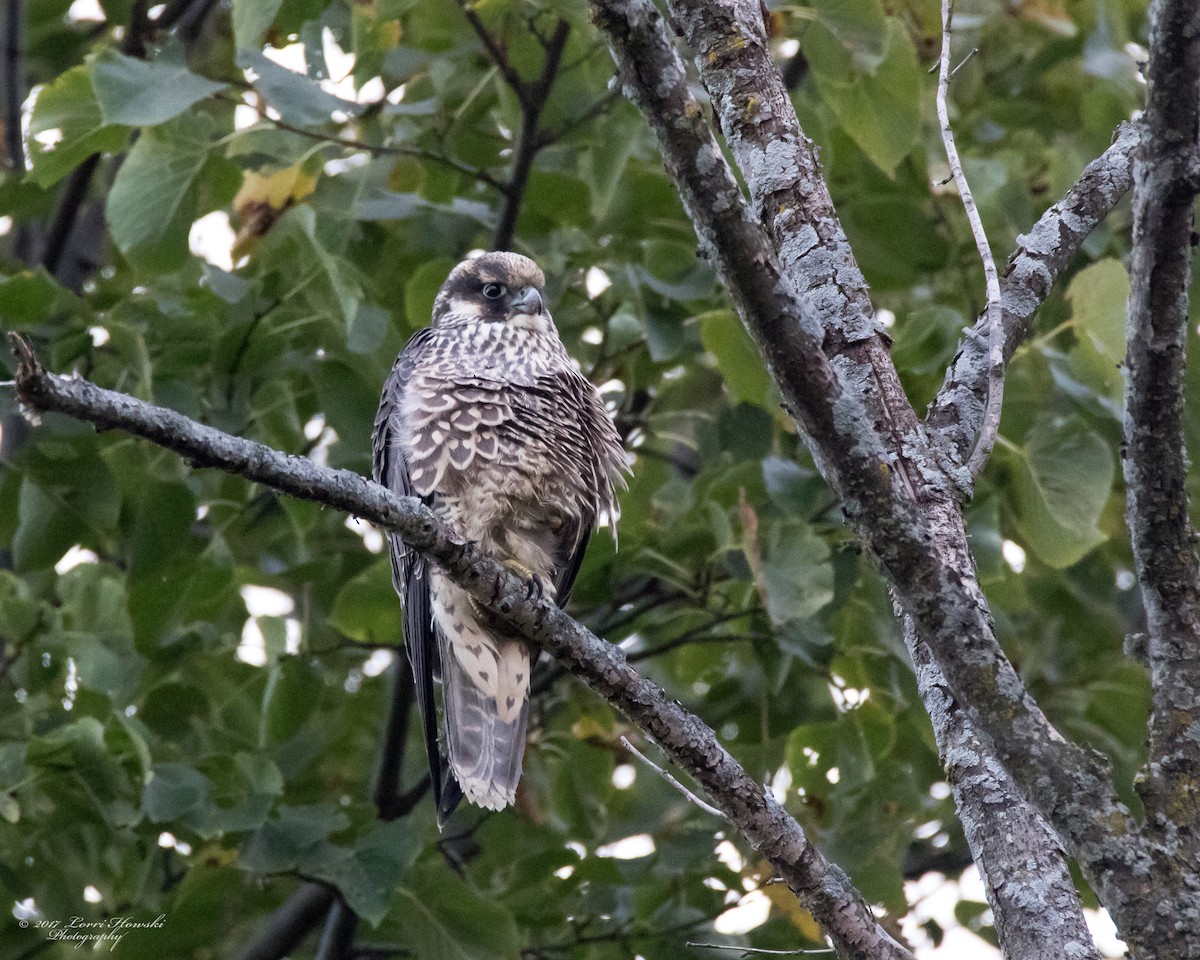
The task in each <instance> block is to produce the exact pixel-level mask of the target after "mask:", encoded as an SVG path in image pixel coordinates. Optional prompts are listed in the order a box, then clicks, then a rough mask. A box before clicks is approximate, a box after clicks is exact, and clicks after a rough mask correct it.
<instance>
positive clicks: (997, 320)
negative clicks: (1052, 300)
mask: <svg viewBox="0 0 1200 960" xmlns="http://www.w3.org/2000/svg"><path fill="white" fill-rule="evenodd" d="M953 16H954V4H953V0H942V55H941V58H940V59H939V61H938V87H937V115H938V123H939V125H940V126H941V128H942V142H943V143H944V144H945V145H946V159H947V161H949V163H950V172H951V173H952V174H953V175H954V183H955V185H956V186H957V187H958V194H959V196H960V197H961V198H962V205H963V209H964V210H965V211H966V213H967V220H968V221H969V222H970V224H971V235H972V236H973V237H974V238H975V247H976V249H977V250H978V251H979V259H980V260H982V261H983V273H984V276H985V277H986V278H987V325H988V397H987V408H986V410H985V411H984V415H983V424H982V426H981V427H980V430H979V439H978V440H977V441H976V443H975V449H974V450H972V451H971V456H970V459H969V460H968V461H967V470H968V471H969V472H970V475H971V478H972V479H974V478H975V477H977V476H978V475H979V473H980V471H981V470H982V469H983V465H984V464H985V463H987V459H988V457H989V456H990V455H991V452H992V447H993V446H994V445H995V443H996V434H997V433H998V432H999V430H1000V411H1001V408H1002V407H1003V405H1004V303H1003V300H1002V299H1001V296H1000V274H999V273H998V272H997V270H996V261H995V258H993V257H992V248H991V246H990V245H989V244H988V239H987V234H986V233H984V230H983V221H982V220H981V219H980V217H979V210H978V208H977V207H976V206H975V197H974V196H973V195H972V194H971V187H970V185H969V184H968V183H967V175H966V174H965V173H964V172H963V167H962V161H961V160H960V159H959V156H958V147H956V146H955V145H954V130H953V129H952V128H951V126H950V109H949V106H948V105H947V99H948V95H949V92H950V76H951V70H950V37H951V30H950V24H951V20H952V19H953ZM967 59H970V57H969V56H968V58H967ZM966 62H967V61H966V60H963V63H966ZM959 66H960V67H961V66H962V64H961V63H960V64H959ZM955 69H957V68H955Z"/></svg>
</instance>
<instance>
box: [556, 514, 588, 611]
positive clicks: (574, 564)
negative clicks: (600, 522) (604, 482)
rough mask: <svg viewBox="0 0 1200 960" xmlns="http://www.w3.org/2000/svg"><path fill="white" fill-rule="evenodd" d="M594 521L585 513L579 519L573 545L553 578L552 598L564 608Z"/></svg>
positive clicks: (581, 563)
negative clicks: (553, 591) (553, 595)
mask: <svg viewBox="0 0 1200 960" xmlns="http://www.w3.org/2000/svg"><path fill="white" fill-rule="evenodd" d="M594 522H595V521H594V520H593V518H592V517H591V515H585V516H583V517H582V518H581V519H580V523H579V531H578V533H576V535H575V547H574V549H573V550H572V552H571V555H570V557H569V558H568V559H567V562H566V563H565V564H563V567H562V569H561V570H559V571H558V576H557V577H556V578H555V583H554V590H555V597H554V600H555V603H557V604H558V605H559V606H560V607H562V608H563V609H564V610H565V609H566V608H567V601H568V600H570V599H571V588H572V587H573V586H575V578H576V577H577V576H579V568H580V567H582V566H583V555H584V554H585V553H587V547H588V541H589V540H591V539H592V526H593V524H594Z"/></svg>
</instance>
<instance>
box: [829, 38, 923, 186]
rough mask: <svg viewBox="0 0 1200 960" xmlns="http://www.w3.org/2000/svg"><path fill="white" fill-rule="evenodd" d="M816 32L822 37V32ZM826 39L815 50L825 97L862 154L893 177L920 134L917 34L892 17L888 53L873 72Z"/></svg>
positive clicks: (919, 81)
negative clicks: (914, 41) (914, 39)
mask: <svg viewBox="0 0 1200 960" xmlns="http://www.w3.org/2000/svg"><path fill="white" fill-rule="evenodd" d="M812 34H813V36H814V38H819V36H820V31H819V30H813V31H812ZM825 40H826V42H825V43H823V44H819V43H814V44H813V45H812V47H811V50H812V52H811V54H810V60H811V62H812V66H813V74H814V76H815V77H816V80H817V87H818V89H819V90H820V91H821V96H822V97H823V98H824V99H825V102H826V103H828V104H829V106H830V108H831V109H832V110H833V112H834V115H835V116H836V117H837V119H838V122H839V123H840V124H841V125H842V127H843V128H844V129H845V131H846V132H847V133H848V134H850V136H851V138H853V140H854V142H855V143H857V144H858V146H859V147H860V148H861V149H862V151H863V153H865V154H866V155H867V157H868V158H870V160H871V162H872V163H874V164H875V165H876V166H877V167H879V169H880V170H882V171H883V172H884V173H886V174H887V175H888V176H889V177H890V176H892V175H893V174H894V173H895V170H896V167H897V166H899V164H900V161H901V160H903V159H904V158H905V157H907V156H908V154H909V153H910V152H911V151H912V149H913V147H915V146H916V144H917V141H918V139H919V138H920V136H921V68H920V65H919V64H918V63H917V51H916V48H915V47H914V46H913V42H912V38H911V37H910V36H909V34H908V31H907V30H906V29H905V28H904V25H903V24H902V23H901V22H900V21H899V20H896V19H889V21H888V31H887V41H886V45H885V47H884V50H883V57H882V59H881V60H880V61H879V63H878V64H877V65H876V66H875V67H874V68H873V69H872V70H871V72H867V71H866V70H865V69H864V67H863V65H862V64H861V63H856V62H854V59H853V58H851V57H850V56H848V55H846V54H845V53H844V51H841V50H840V48H838V49H837V50H835V49H833V47H834V46H835V45H834V44H833V43H832V41H830V40H829V39H828V38H825ZM809 51H810V46H809V45H808V44H806V45H805V52H806V53H809Z"/></svg>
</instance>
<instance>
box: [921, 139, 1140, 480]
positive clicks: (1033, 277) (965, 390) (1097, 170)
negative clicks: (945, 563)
mask: <svg viewBox="0 0 1200 960" xmlns="http://www.w3.org/2000/svg"><path fill="white" fill-rule="evenodd" d="M1143 136H1144V130H1143V128H1142V126H1140V125H1139V124H1134V123H1125V124H1122V125H1121V126H1120V127H1119V128H1118V129H1117V133H1116V138H1115V139H1114V140H1113V144H1112V146H1111V147H1109V148H1108V149H1107V150H1106V151H1105V152H1104V153H1103V154H1101V155H1100V156H1099V157H1097V158H1096V159H1095V160H1093V161H1092V162H1091V163H1089V164H1088V165H1087V167H1085V168H1084V171H1083V175H1082V176H1081V177H1080V178H1079V180H1078V181H1076V183H1075V185H1074V186H1073V187H1071V189H1070V190H1069V191H1068V192H1067V195H1066V196H1065V197H1063V198H1062V199H1061V200H1060V201H1058V203H1056V204H1055V205H1054V206H1052V207H1051V208H1050V209H1049V210H1047V211H1046V212H1045V213H1044V214H1042V216H1041V218H1040V219H1039V220H1038V222H1037V223H1035V224H1034V225H1033V228H1032V229H1031V230H1030V231H1029V232H1028V233H1026V234H1024V235H1023V236H1020V237H1018V238H1017V243H1018V247H1017V249H1016V250H1014V251H1013V252H1012V255H1011V256H1010V257H1009V259H1008V268H1007V269H1006V270H1005V271H1004V276H1003V277H1001V279H1000V291H1001V296H1002V298H1003V301H1004V313H1003V315H1004V359H1005V362H1007V361H1009V360H1011V359H1012V355H1013V354H1014V353H1016V350H1017V347H1019V346H1020V345H1021V344H1022V343H1023V342H1024V341H1025V339H1026V337H1028V336H1029V334H1030V331H1031V330H1032V329H1033V320H1034V317H1035V316H1036V314H1037V310H1038V307H1040V306H1041V305H1042V304H1043V303H1044V302H1045V300H1046V297H1048V296H1049V295H1050V290H1051V288H1052V287H1053V286H1054V284H1055V283H1057V282H1058V278H1059V277H1060V276H1062V273H1063V271H1064V270H1065V269H1066V268H1067V267H1068V266H1069V265H1070V263H1071V261H1072V260H1073V259H1074V258H1075V256H1076V254H1078V253H1079V248H1080V247H1081V246H1083V241H1084V240H1086V239H1087V237H1088V235H1089V234H1090V233H1091V232H1092V231H1093V230H1095V229H1096V227H1097V225H1098V224H1099V223H1100V221H1102V220H1103V219H1104V218H1105V217H1107V216H1108V214H1109V213H1111V212H1112V209H1113V207H1115V206H1116V205H1117V202H1118V201H1119V200H1120V199H1121V198H1122V197H1123V196H1125V194H1126V193H1128V192H1129V188H1130V187H1131V186H1133V157H1134V154H1135V153H1136V152H1137V148H1138V145H1139V144H1140V143H1141V142H1142V138H1143ZM987 378H988V356H987V330H986V320H985V318H984V317H982V316H981V317H980V318H979V320H978V322H976V324H975V326H974V327H972V328H971V329H970V330H969V331H967V334H966V336H964V337H963V338H962V339H961V340H960V341H959V343H958V352H957V353H955V355H954V361H953V362H952V363H951V365H950V369H949V370H947V371H946V380H945V382H944V383H943V384H942V388H941V390H939V391H938V395H937V398H936V399H935V400H934V401H933V403H932V404H931V405H930V408H929V412H928V413H927V414H926V415H925V429H926V432H927V434H928V436H929V441H930V443H932V444H935V445H936V446H938V447H939V448H941V449H942V450H944V451H945V455H946V457H948V458H949V459H950V460H951V461H952V462H962V461H963V460H965V459H966V457H967V456H968V454H969V453H970V451H971V444H972V443H974V441H975V437H976V436H977V435H978V433H979V425H980V423H982V422H983V408H984V404H985V403H986V401H987Z"/></svg>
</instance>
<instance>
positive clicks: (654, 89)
mask: <svg viewBox="0 0 1200 960" xmlns="http://www.w3.org/2000/svg"><path fill="white" fill-rule="evenodd" d="M743 6H748V4H743ZM737 9H738V6H737V4H736V3H729V4H725V3H719V2H717V0H708V2H705V0H698V2H696V3H692V4H689V6H688V9H687V11H686V12H687V20H686V23H685V24H684V26H685V30H687V31H699V32H698V33H696V34H695V36H697V37H700V38H702V37H703V34H704V32H705V31H706V30H709V29H711V32H712V33H713V34H714V36H716V37H718V38H720V37H726V38H734V39H736V40H737V43H736V44H734V46H736V47H737V49H738V50H741V51H746V50H753V49H754V47H755V44H756V43H757V44H758V45H759V46H761V47H765V44H764V42H763V40H762V29H761V26H760V25H759V19H760V18H758V17H755V16H753V15H752V13H751V12H750V11H748V10H742V15H741V16H740V17H739V16H737V13H736V11H737ZM593 11H594V15H595V18H596V20H597V22H598V23H599V24H600V26H601V27H602V29H604V30H605V32H606V33H607V34H608V37H609V43H610V46H611V47H612V49H613V52H614V57H615V59H616V61H617V67H618V73H619V77H620V79H621V81H622V83H623V85H624V87H625V90H626V93H627V95H629V96H630V97H631V99H633V100H634V102H635V103H636V104H637V105H638V106H639V108H640V109H641V110H642V112H643V113H644V114H645V116H646V117H647V119H648V121H649V122H650V125H651V127H652V128H653V129H654V131H655V133H656V135H657V136H658V140H659V146H660V149H661V151H662V154H663V158H664V161H665V163H666V166H667V169H668V171H669V172H670V173H671V174H672V176H673V177H674V179H675V181H676V185H677V187H678V189H679V192H680V195H681V197H682V199H683V202H684V205H685V207H686V208H687V210H688V212H689V214H690V215H691V217H692V220H693V224H694V226H695V228H696V232H697V235H698V238H699V240H700V245H701V250H702V252H703V253H705V254H706V255H707V256H708V257H709V259H710V260H711V262H712V263H713V265H714V266H715V267H716V269H717V270H718V272H719V273H720V275H721V277H722V280H723V281H724V282H725V285H726V287H727V289H728V290H729V292H730V294H731V296H732V299H733V301H734V304H735V306H736V307H737V309H738V312H739V314H740V316H741V317H742V319H743V322H744V323H745V324H746V325H747V327H748V328H749V330H750V332H751V334H752V336H753V337H754V338H755V340H756V342H757V343H758V345H759V348H760V350H761V351H762V353H763V356H764V358H765V359H766V360H767V363H768V365H769V366H770V368H771V369H772V372H773V373H774V375H775V377H776V379H777V381H778V382H779V385H780V388H781V390H782V392H783V394H784V397H785V398H786V399H787V401H788V403H789V408H790V409H791V410H792V412H793V414H794V415H795V416H796V418H797V421H798V423H799V424H800V425H801V427H802V428H803V429H804V431H805V433H806V438H807V440H808V442H809V445H810V449H812V451H813V454H814V458H815V459H816V461H817V463H818V466H819V467H820V468H821V469H822V471H823V473H824V475H825V477H826V479H827V480H829V482H830V483H831V485H832V486H833V487H834V489H835V490H836V491H837V492H838V494H839V495H840V496H841V498H842V501H843V509H844V512H845V514H846V516H847V518H848V519H849V520H850V521H851V523H852V524H853V525H854V527H855V529H856V532H857V533H858V535H859V536H860V538H861V539H862V540H863V542H864V543H865V544H866V545H867V546H868V547H869V548H870V549H871V550H872V552H873V553H874V554H875V556H876V558H877V559H878V561H879V563H880V566H881V567H882V568H883V572H884V574H885V576H886V577H887V579H888V581H889V583H890V585H891V586H892V588H893V590H894V592H895V595H896V596H897V598H898V599H899V601H900V603H901V605H902V607H903V609H904V610H905V612H906V613H908V614H909V615H910V616H912V617H913V618H914V621H915V622H916V624H917V625H918V634H919V636H920V637H921V638H922V639H923V640H924V641H925V642H926V643H928V645H929V648H930V650H931V651H932V654H933V656H934V659H935V661H936V663H937V664H938V666H939V668H940V669H941V670H942V672H943V674H944V676H945V677H946V680H947V682H948V684H949V686H950V688H951V690H952V691H953V692H954V694H955V696H956V698H957V699H958V701H959V703H961V704H962V705H963V707H964V708H965V710H966V711H967V713H968V716H969V718H970V719H971V720H972V722H973V724H974V726H975V728H976V730H977V732H978V733H979V734H980V735H981V736H982V737H983V738H984V740H985V742H987V741H990V745H991V746H992V747H993V748H994V750H995V753H996V756H997V757H998V758H999V760H1000V761H1001V762H1002V764H1003V767H1004V769H1005V770H1006V771H1007V772H1008V774H1009V775H1010V776H1011V777H1012V779H1013V781H1014V782H1015V783H1016V784H1018V785H1019V787H1020V789H1021V790H1022V792H1024V793H1026V794H1027V795H1028V796H1029V798H1030V799H1031V800H1032V801H1033V802H1034V804H1035V806H1036V808H1037V809H1038V811H1039V812H1040V813H1041V814H1042V815H1043V817H1045V819H1046V820H1047V822H1049V823H1050V824H1051V825H1052V826H1053V827H1054V829H1055V831H1056V832H1057V833H1058V834H1059V836H1060V838H1061V839H1062V840H1063V842H1064V844H1065V845H1066V846H1067V849H1068V850H1069V851H1070V852H1071V854H1072V855H1073V856H1075V857H1076V859H1077V860H1078V861H1079V863H1080V865H1081V866H1082V868H1083V870H1084V872H1085V875H1086V876H1087V877H1088V879H1089V880H1090V882H1091V883H1092V885H1093V886H1094V887H1095V888H1096V890H1097V892H1098V893H1099V895H1100V897H1101V899H1102V901H1103V902H1104V903H1105V905H1106V906H1107V907H1108V908H1109V910H1110V911H1111V912H1112V914H1113V916H1114V918H1115V919H1116V921H1117V925H1118V927H1119V929H1120V930H1121V932H1122V935H1123V936H1125V937H1126V939H1127V940H1128V941H1129V942H1131V943H1132V944H1134V945H1135V948H1136V949H1138V950H1139V951H1140V952H1143V953H1145V954H1146V955H1150V954H1151V952H1153V951H1154V950H1156V949H1158V948H1160V947H1161V946H1162V944H1163V942H1164V939H1163V938H1164V937H1166V938H1167V939H1168V940H1170V941H1171V947H1172V948H1173V949H1174V948H1181V947H1183V946H1184V945H1185V943H1186V941H1187V935H1186V934H1184V933H1181V932H1180V931H1174V932H1173V933H1172V932H1170V931H1166V930H1164V929H1163V928H1162V926H1161V925H1160V924H1155V923H1154V919H1153V918H1154V916H1155V915H1156V906H1155V904H1154V903H1153V892H1152V891H1153V883H1152V882H1151V880H1150V878H1149V876H1148V871H1149V869H1150V866H1151V856H1150V854H1151V851H1150V850H1149V849H1148V847H1147V845H1146V844H1145V843H1144V842H1143V840H1144V838H1142V837H1141V836H1140V835H1139V833H1138V830H1137V827H1136V825H1135V823H1134V821H1133V819H1132V817H1131V816H1130V813H1129V811H1128V810H1127V809H1126V807H1125V806H1124V805H1123V804H1122V803H1121V801H1120V800H1119V798H1118V797H1117V796H1116V794H1115V791H1114V789H1113V786H1112V776H1111V772H1110V770H1109V768H1108V764H1107V763H1106V761H1105V760H1104V758H1103V757H1102V756H1101V755H1100V754H1098V753H1097V752H1095V751H1092V750H1090V749H1088V748H1086V747H1082V746H1079V745H1076V744H1072V743H1070V742H1068V741H1066V740H1065V739H1064V738H1063V737H1062V736H1061V735H1060V734H1059V733H1058V732H1057V731H1056V730H1055V729H1054V728H1053V726H1052V725H1051V724H1050V723H1049V721H1048V720H1047V719H1046V717H1045V715H1044V714H1043V713H1042V712H1041V710H1040V709H1039V707H1038V706H1037V704H1036V703H1035V702H1034V701H1033V700H1032V699H1031V698H1030V697H1029V695H1028V693H1027V691H1026V690H1025V689H1024V686H1023V684H1022V683H1021V680H1020V678H1019V677H1018V676H1017V674H1016V672H1015V671H1014V670H1013V668H1012V665H1011V664H1010V663H1009V662H1008V660H1007V658H1006V657H1005V656H1004V654H1003V652H1002V650H1001V649H1000V646H999V644H998V642H997V640H996V636H995V632H994V629H993V625H992V621H991V616H990V612H989V610H988V608H987V604H986V601H985V599H984V597H983V595H982V592H981V591H980V589H979V585H978V582H977V579H976V576H975V571H974V565H973V562H972V559H971V556H970V551H969V548H968V545H967V539H966V532H965V530H964V528H963V521H962V514H961V511H960V510H959V508H958V504H957V498H956V496H955V494H954V490H953V486H954V483H953V480H952V479H951V478H952V476H953V473H954V470H953V469H952V468H951V469H950V470H949V472H948V470H947V468H946V466H945V465H944V463H943V462H941V461H940V460H939V458H938V457H937V456H936V454H935V453H934V451H932V450H931V449H930V448H929V446H928V444H927V443H926V442H925V438H924V434H923V431H922V430H921V429H919V425H918V428H917V429H914V430H912V431H904V430H901V432H900V433H899V436H898V441H897V443H896V446H895V447H894V448H889V446H885V444H884V442H883V437H884V436H885V435H887V434H889V433H891V432H892V425H893V424H895V423H897V422H898V420H897V418H896V417H892V418H891V419H890V420H889V421H888V422H887V423H884V422H882V421H881V420H875V419H872V418H871V416H870V413H869V411H870V406H869V405H868V404H865V403H862V402H859V397H860V396H861V395H863V394H864V382H866V381H867V380H869V379H871V377H872V376H873V374H872V373H871V372H870V371H869V370H868V371H864V370H863V369H862V368H861V367H854V366H852V365H844V366H843V365H839V366H838V368H837V369H836V370H835V369H834V367H833V364H832V362H831V360H830V358H829V357H828V356H827V355H825V354H824V351H823V350H822V349H821V348H820V347H819V346H817V345H814V344H813V337H812V335H811V333H810V331H811V330H812V327H813V326H814V324H815V323H817V322H818V321H816V320H815V319H814V318H813V317H812V316H811V311H810V301H808V300H807V299H804V298H801V297H800V296H799V294H798V292H797V291H796V290H795V288H794V287H793V286H792V285H791V284H790V283H789V279H790V278H789V277H788V276H787V275H786V274H785V273H784V271H782V270H781V267H780V263H779V260H778V259H777V258H776V256H775V252H774V248H773V246H772V244H771V243H770V241H769V239H768V238H767V237H766V235H765V231H763V230H762V229H761V228H760V229H758V230H755V229H754V228H755V227H758V226H759V225H758V224H757V223H756V222H754V219H753V217H752V216H751V214H750V213H749V211H747V210H746V205H745V203H744V200H743V197H742V195H741V193H740V192H739V191H738V189H737V187H736V185H735V181H734V180H733V177H732V174H731V173H730V172H729V170H728V169H727V167H726V165H725V164H724V162H723V158H722V155H721V153H720V151H719V148H718V147H717V145H716V143H715V141H714V140H713V138H712V135H711V131H710V130H709V129H708V128H707V126H706V125H705V124H704V123H703V113H702V111H701V109H700V107H699V105H698V104H697V103H696V102H695V100H694V99H693V98H692V97H691V95H690V93H689V91H688V88H687V81H686V76H685V74H684V72H683V68H682V64H680V62H679V60H678V57H677V55H676V53H675V51H674V48H673V46H672V45H671V42H670V39H669V37H668V36H667V35H666V33H665V31H664V30H663V28H662V24H661V18H660V16H659V14H658V12H657V10H656V8H655V7H654V6H653V5H652V4H651V3H649V2H648V0H593ZM730 11H734V12H733V13H732V14H731V13H730ZM710 13H711V18H710ZM710 19H711V24H712V25H711V28H710V27H706V26H705V24H706V23H708V22H709V20H710ZM730 42H731V43H732V42H733V41H732V40H731V41H730ZM747 56H749V54H747ZM721 62H722V58H721V56H720V55H719V54H717V55H704V54H702V55H701V56H700V58H699V63H700V68H701V71H702V77H703V71H704V69H705V65H708V64H714V63H721ZM746 72H747V73H750V72H755V73H757V75H758V76H759V77H762V76H764V74H763V73H762V72H761V71H750V70H749V69H747V71H746ZM705 82H706V85H707V86H708V89H709V90H710V92H711V91H717V98H718V101H719V97H720V92H719V91H720V87H719V85H717V84H716V83H714V82H713V80H711V79H706V80H705ZM767 82H768V83H769V80H768V81H767ZM718 112H719V113H720V112H721V108H720V105H719V102H718ZM731 146H733V145H732V144H731ZM734 153H735V156H736V154H737V149H736V147H734ZM781 162H786V161H781ZM747 179H748V181H749V180H750V179H751V175H750V173H749V172H748V173H747ZM789 300H790V303H788V302H787V301H789ZM781 301H782V302H781ZM881 362H882V361H881ZM887 364H888V365H889V366H890V360H888V361H887ZM814 386H816V387H817V388H818V389H817V390H816V391H814V390H813V387H814ZM866 393H867V394H868V395H869V394H870V391H869V390H867V391H866ZM889 399H891V398H889ZM901 400H902V397H901V398H896V400H895V403H896V406H897V407H898V408H899V409H897V410H892V412H893V413H896V414H898V415H900V416H903V415H904V412H905V411H904V407H906V406H907V401H906V400H903V402H901ZM864 407H867V409H864ZM914 419H915V417H914ZM893 435H894V434H893ZM901 459H902V460H903V461H904V466H903V467H902V468H901V469H896V468H895V466H896V464H897V463H898V462H899V461H900V460H901ZM958 473H959V474H961V468H959V470H958ZM1196 903H1200V899H1197V898H1196V897H1195V896H1194V895H1193V894H1189V895H1188V899H1187V902H1184V903H1180V904H1179V905H1178V908H1180V909H1183V910H1185V911H1186V910H1190V909H1192V908H1193V906H1195V904H1196ZM1151 926H1154V927H1156V928H1157V929H1154V930H1153V931H1152V930H1151V929H1150V927H1151ZM1160 934H1161V936H1160Z"/></svg>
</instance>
